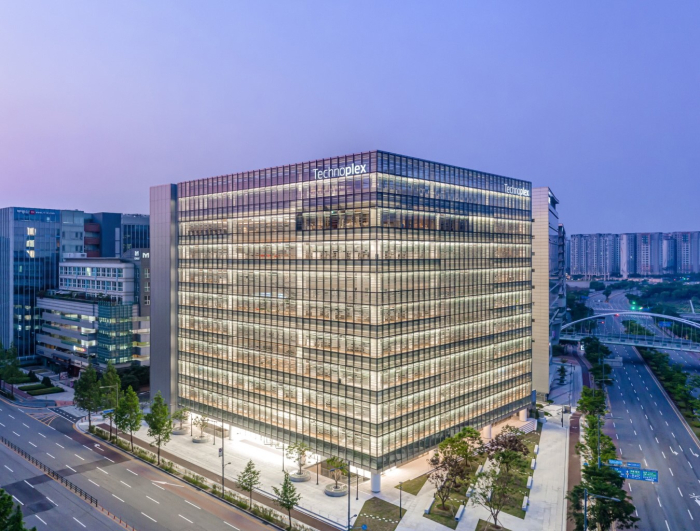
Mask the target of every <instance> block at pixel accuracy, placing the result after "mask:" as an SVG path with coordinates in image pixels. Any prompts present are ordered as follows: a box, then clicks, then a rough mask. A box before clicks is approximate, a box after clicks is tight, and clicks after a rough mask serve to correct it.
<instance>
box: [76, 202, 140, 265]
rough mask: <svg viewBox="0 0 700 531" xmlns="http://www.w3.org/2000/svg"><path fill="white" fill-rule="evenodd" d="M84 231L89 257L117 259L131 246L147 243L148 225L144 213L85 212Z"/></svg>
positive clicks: (133, 247)
mask: <svg viewBox="0 0 700 531" xmlns="http://www.w3.org/2000/svg"><path fill="white" fill-rule="evenodd" d="M84 231H85V250H86V253H87V256H88V257H90V258H97V257H103V258H107V257H113V258H119V257H121V256H123V255H124V254H126V253H127V252H128V251H129V250H130V249H144V248H146V249H147V248H148V247H149V246H150V224H149V220H148V215H144V214H120V213H114V212H98V213H94V214H86V218H85V226H84Z"/></svg>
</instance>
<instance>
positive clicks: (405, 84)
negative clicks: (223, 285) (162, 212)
mask: <svg viewBox="0 0 700 531" xmlns="http://www.w3.org/2000/svg"><path fill="white" fill-rule="evenodd" d="M399 6H401V7H399ZM699 27H700V4H699V3H698V2H696V1H686V2H682V1H674V2H672V3H667V2H633V1H616V2H610V1H596V2H593V1H589V2H579V3H571V2H553V1H552V2H523V1H522V0H517V1H512V2H506V1H499V2H476V1H474V2H465V1H459V2H454V3H450V2H425V1H421V2H406V1H403V0H402V1H401V2H399V1H397V0H395V1H393V2H378V1H376V0H372V1H367V2H341V1H333V2H329V1H320V2H303V1H301V0H296V1H294V2H289V1H282V0H280V1H278V2H263V1H261V0H256V1H255V2H234V1H222V2H214V1H207V2H185V1H177V2H172V1H167V2H156V1H154V0H149V1H148V2H128V1H119V2H94V1H86V2H76V1H73V2H70V1H64V2H42V3H36V2H16V1H15V2H3V3H1V4H0V179H1V182H2V187H1V188H0V190H1V191H2V194H1V197H2V200H1V201H0V206H11V205H17V206H33V207H49V208H79V209H84V210H87V211H124V212H141V213H146V212H147V211H148V187H149V186H151V185H154V184H162V183H167V182H179V181H183V180H189V179H194V178H199V177H209V176H213V175H221V174H226V173H233V172H236V171H242V170H250V169H257V168H263V167H268V166H275V165H279V164H285V163H292V162H300V161H305V160H308V159H314V158H320V157H324V156H332V155H341V154H345V153H353V152H358V151H365V150H371V149H384V150H388V151H393V152H397V153H402V154H406V155H413V156H417V157H420V158H425V159H431V160H435V161H439V162H445V163H449V164H455V165H459V166H465V167H468V168H474V169H479V170H483V171H489V172H493V173H498V174H502V175H508V176H512V177H517V178H521V179H527V180H531V181H532V182H533V183H534V185H535V186H543V185H549V186H550V187H551V188H552V189H553V190H554V193H555V194H556V195H557V196H558V197H559V199H560V200H561V205H560V211H561V213H562V218H563V222H564V223H565V225H566V227H567V232H568V233H569V234H573V233H578V232H626V231H652V230H654V231H671V230H700V215H699V214H698V212H699V211H700V209H699V208H698V205H699V204H700V183H699V182H698V180H699V179H700V172H699V171H698V168H700V31H698V28H699Z"/></svg>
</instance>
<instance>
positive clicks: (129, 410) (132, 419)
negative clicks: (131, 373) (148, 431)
mask: <svg viewBox="0 0 700 531" xmlns="http://www.w3.org/2000/svg"><path fill="white" fill-rule="evenodd" d="M142 420H143V413H142V412H141V408H140V407H139V397H138V395H137V394H136V391H134V389H133V388H132V387H131V386H129V387H128V388H127V390H126V393H124V395H123V396H122V398H121V400H120V401H119V407H118V408H117V411H116V414H115V416H114V422H115V424H116V425H117V429H118V430H121V431H126V432H129V437H130V438H131V451H132V452H133V451H134V432H135V431H138V429H139V428H140V427H141V421H142Z"/></svg>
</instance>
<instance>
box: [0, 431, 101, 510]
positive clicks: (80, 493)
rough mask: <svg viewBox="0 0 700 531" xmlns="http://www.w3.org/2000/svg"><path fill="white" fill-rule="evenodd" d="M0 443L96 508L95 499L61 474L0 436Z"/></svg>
mask: <svg viewBox="0 0 700 531" xmlns="http://www.w3.org/2000/svg"><path fill="white" fill-rule="evenodd" d="M0 441H2V443H3V444H4V445H5V446H7V447H8V448H9V449H11V450H14V451H15V452H16V453H18V454H19V455H21V456H22V457H24V458H25V459H26V460H27V461H29V462H30V463H31V464H33V465H34V466H36V467H37V468H39V469H41V470H42V471H43V472H45V473H46V475H47V476H49V477H50V478H51V479H55V480H56V481H58V482H59V483H61V484H62V485H63V486H65V487H67V488H69V489H70V490H72V491H73V492H75V493H76V494H77V495H78V496H80V497H81V498H83V499H84V500H85V501H86V502H88V503H89V504H90V505H94V506H95V507H97V506H98V505H97V498H93V497H92V496H90V495H89V494H88V493H87V492H85V491H84V490H83V489H81V488H80V487H78V486H77V485H75V484H74V483H71V482H70V481H68V480H67V479H66V478H64V477H63V476H62V475H61V474H59V473H58V472H56V471H55V470H53V469H51V468H49V467H48V466H46V465H45V464H44V463H42V462H41V461H39V460H38V459H35V458H34V457H32V456H31V455H29V454H28V453H27V452H25V451H24V450H22V449H21V448H20V447H19V446H17V445H16V444H13V443H12V442H10V441H8V440H7V439H5V437H2V436H0Z"/></svg>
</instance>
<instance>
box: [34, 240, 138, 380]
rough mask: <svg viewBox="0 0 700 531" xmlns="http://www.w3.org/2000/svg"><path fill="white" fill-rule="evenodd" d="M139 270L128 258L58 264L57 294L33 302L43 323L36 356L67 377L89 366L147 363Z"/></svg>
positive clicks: (49, 291)
mask: <svg viewBox="0 0 700 531" xmlns="http://www.w3.org/2000/svg"><path fill="white" fill-rule="evenodd" d="M145 251H146V254H147V251H148V250H147V249H146V250H145ZM132 254H133V253H132ZM139 254H142V252H140V253H139ZM140 269H141V262H140V260H138V259H137V260H133V258H132V260H131V261H129V260H126V259H119V258H82V259H68V260H65V261H63V262H61V264H60V267H59V286H58V288H59V289H56V290H47V291H46V292H43V293H40V295H39V297H38V298H37V307H38V308H39V310H40V312H41V320H42V324H41V330H40V331H39V332H38V333H37V335H36V341H37V347H36V351H37V354H38V355H40V356H43V357H44V358H45V359H46V361H47V363H48V364H49V365H51V366H52V367H53V368H55V369H57V370H61V371H63V370H65V371H68V372H70V373H71V374H72V375H77V374H78V373H79V371H80V369H81V368H83V367H86V366H87V365H88V364H90V363H93V364H95V365H97V366H98V367H99V368H101V369H104V368H105V367H106V366H107V363H108V362H109V361H112V362H113V363H114V364H115V365H117V366H125V365H130V364H132V363H133V362H138V363H147V362H148V361H149V346H150V343H149V340H150V339H149V334H150V330H149V320H148V317H147V316H144V315H142V314H141V313H140V311H139V308H140V301H139V292H140V290H139V275H138V274H137V272H138V271H139V270H140Z"/></svg>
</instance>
